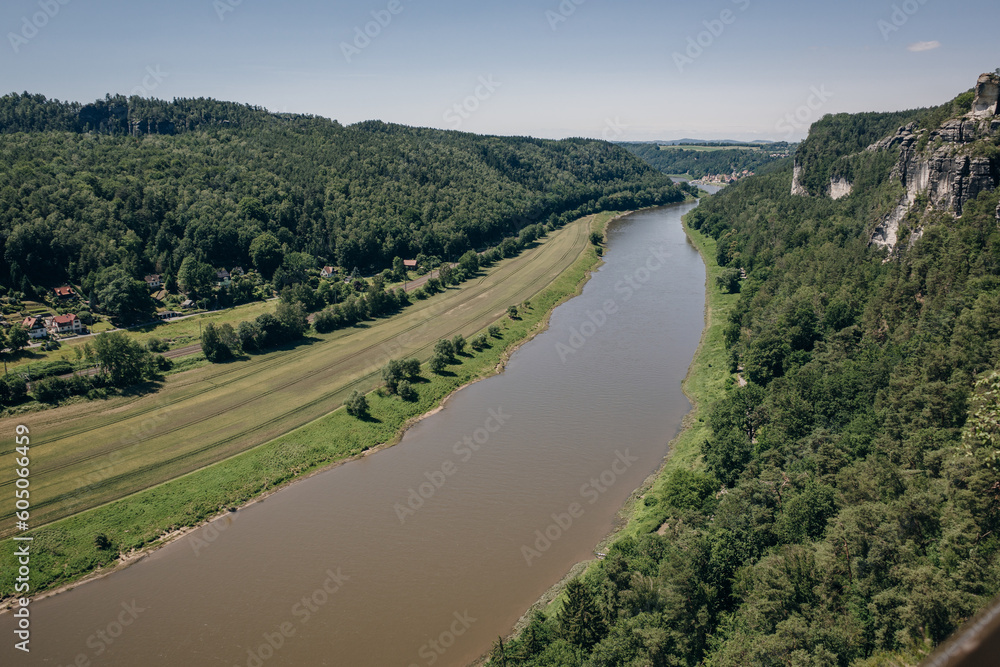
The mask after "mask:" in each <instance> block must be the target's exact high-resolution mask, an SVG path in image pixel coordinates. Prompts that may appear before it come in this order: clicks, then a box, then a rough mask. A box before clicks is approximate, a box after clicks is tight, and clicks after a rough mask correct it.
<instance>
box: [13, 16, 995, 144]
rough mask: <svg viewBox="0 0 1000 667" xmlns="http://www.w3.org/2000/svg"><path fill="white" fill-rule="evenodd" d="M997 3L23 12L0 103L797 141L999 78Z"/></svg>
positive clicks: (562, 133)
mask: <svg viewBox="0 0 1000 667" xmlns="http://www.w3.org/2000/svg"><path fill="white" fill-rule="evenodd" d="M992 8H993V7H992V5H991V4H987V3H986V2H985V0H965V1H963V2H959V3H957V5H956V4H955V3H950V4H948V5H945V3H935V2H932V1H931V0H905V1H902V2H876V3H863V2H861V1H860V0H847V1H845V2H840V3H835V4H831V3H827V4H824V5H817V6H812V5H809V6H804V5H799V4H794V3H791V2H787V1H782V2H777V3H772V4H769V5H766V6H765V5H763V4H762V3H758V2H757V0H719V1H717V2H713V3H712V4H711V5H706V4H683V5H677V6H665V5H652V4H651V3H647V2H639V1H638V0H628V1H626V2H623V3H618V4H615V5H611V4H610V3H605V2H599V1H598V0H542V1H537V2H529V1H528V0H513V2H510V3H508V4H505V5H503V6H502V7H501V6H493V5H485V4H478V3H477V4H462V3H458V2H455V1H454V0H448V1H447V2H443V3H437V4H436V5H435V6H433V7H431V6H428V5H422V4H420V3H414V2H412V0H372V1H371V2H351V3H345V4H342V5H338V6H326V5H324V4H323V3H320V2H317V1H315V0H294V1H293V2H290V3H284V4H282V5H281V6H273V5H264V4H260V3H259V4H254V3H251V2H249V1H248V0H197V1H196V0H180V1H179V2H177V3H174V4H172V5H171V6H170V8H169V11H166V10H161V9H160V8H159V7H152V6H149V5H136V4H135V3H125V2H122V1H121V0H112V1H109V2H105V3H102V4H101V5H100V6H93V5H89V4H86V3H83V2H81V1H80V0H11V1H10V2H8V3H7V4H5V6H4V7H3V8H2V9H0V26H3V27H5V28H6V29H5V30H4V35H5V38H6V41H7V45H6V46H3V47H0V52H2V53H3V56H2V57H0V61H2V63H3V71H4V75H3V76H2V77H0V93H8V92H22V91H27V92H30V93H40V94H43V95H45V96H46V97H50V98H58V99H62V100H70V101H78V102H83V103H87V102H91V101H93V100H94V99H97V98H100V97H103V96H104V95H105V94H106V93H111V94H118V93H120V94H124V95H131V94H138V95H141V96H143V97H156V98H161V99H167V100H169V99H172V98H174V97H212V98H215V99H220V100H227V101H233V102H240V103H246V104H251V105H258V106H262V107H265V108H267V109H269V110H271V111H275V112H293V113H309V114H315V115H319V116H325V117H328V118H333V119H336V120H338V121H339V122H341V123H343V124H345V125H346V124H353V123H356V122H359V121H363V120H371V119H378V120H384V121H387V122H393V123H401V124H405V125H412V126H421V127H436V128H441V129H453V130H462V131H469V132H476V133H481V134H497V135H530V136H536V137H546V138H564V137H568V136H584V137H596V138H604V139H609V140H614V141H651V140H676V139H680V138H698V139H708V140H713V139H734V140H742V141H752V140H762V139H766V140H772V141H782V140H790V141H796V140H800V139H802V138H803V137H804V136H805V134H806V131H807V128H808V126H809V124H811V123H812V122H814V121H815V120H817V119H819V118H820V117H822V116H823V115H824V114H826V113H837V112H845V111H846V112H860V111H896V110H900V109H906V108H914V107H922V106H931V105H937V104H941V103H943V102H945V101H947V100H949V99H951V98H952V97H954V96H955V95H957V94H959V93H961V92H962V91H964V90H967V89H968V88H969V87H971V86H972V85H973V83H974V82H975V78H976V76H978V75H979V74H980V73H981V72H984V71H992V70H993V69H994V68H995V67H997V66H998V65H1000V62H998V61H1000V58H998V57H997V56H996V54H995V52H994V50H993V49H991V48H990V44H991V43H992V40H993V37H992V34H991V31H992V28H991V26H992V23H991V22H989V21H968V22H965V21H963V20H960V19H957V18H956V17H968V16H975V15H976V14H977V13H978V14H982V15H988V13H989V12H990V10H991V9H992Z"/></svg>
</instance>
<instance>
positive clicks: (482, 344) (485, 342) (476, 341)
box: [469, 334, 490, 352]
mask: <svg viewBox="0 0 1000 667" xmlns="http://www.w3.org/2000/svg"><path fill="white" fill-rule="evenodd" d="M469 344H470V345H471V346H472V349H473V350H475V351H477V352H478V351H479V350H482V349H484V348H487V347H489V346H490V343H489V339H488V338H487V337H486V334H479V335H478V336H476V337H475V338H473V339H472V342H471V343H469Z"/></svg>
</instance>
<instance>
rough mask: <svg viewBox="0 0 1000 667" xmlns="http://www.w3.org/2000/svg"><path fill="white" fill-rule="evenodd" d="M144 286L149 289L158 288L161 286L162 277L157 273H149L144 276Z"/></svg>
mask: <svg viewBox="0 0 1000 667" xmlns="http://www.w3.org/2000/svg"><path fill="white" fill-rule="evenodd" d="M145 280H146V287H148V288H149V289H160V288H161V287H163V277H162V276H161V275H160V274H159V273H151V274H149V275H148V276H146V278H145Z"/></svg>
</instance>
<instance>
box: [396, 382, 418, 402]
mask: <svg viewBox="0 0 1000 667" xmlns="http://www.w3.org/2000/svg"><path fill="white" fill-rule="evenodd" d="M398 393H399V397H400V398H401V399H403V400H404V401H415V400H417V390H416V389H414V388H413V385H412V384H410V381H409V380H402V381H400V383H399V387H398Z"/></svg>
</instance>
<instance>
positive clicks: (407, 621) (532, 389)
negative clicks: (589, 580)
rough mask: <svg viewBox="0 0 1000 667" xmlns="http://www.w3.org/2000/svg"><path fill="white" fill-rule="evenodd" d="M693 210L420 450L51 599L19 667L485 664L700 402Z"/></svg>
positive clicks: (615, 268)
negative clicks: (692, 390) (692, 395)
mask: <svg viewBox="0 0 1000 667" xmlns="http://www.w3.org/2000/svg"><path fill="white" fill-rule="evenodd" d="M693 206H694V204H679V205H674V206H669V207H665V208H661V209H656V210H649V211H642V212H639V213H636V214H632V215H630V216H627V217H625V218H622V219H621V220H619V221H617V222H615V223H613V224H612V225H611V227H610V228H609V230H608V252H607V255H606V258H605V259H606V263H605V264H604V265H603V266H602V267H601V268H600V269H599V270H598V271H596V272H595V273H594V275H593V276H592V278H591V280H590V281H589V282H588V283H587V284H586V286H585V287H584V289H583V293H582V294H581V295H580V296H578V297H576V298H573V299H571V300H570V301H568V302H566V303H565V304H563V305H562V306H560V307H558V308H557V309H556V310H555V311H554V312H553V314H552V319H551V323H550V327H549V329H548V330H547V331H545V332H543V333H542V334H540V335H538V336H537V337H536V338H535V339H534V340H532V341H530V342H529V343H527V344H526V345H524V346H523V347H522V348H521V349H520V350H518V351H517V352H516V353H515V354H514V355H513V357H512V358H511V359H510V362H509V363H508V365H507V369H506V371H505V372H504V373H503V374H501V375H498V376H495V377H491V378H489V379H486V380H484V381H482V382H478V383H476V384H474V385H471V386H469V387H466V388H465V389H463V390H462V391H460V392H458V393H457V394H455V395H454V396H452V397H451V398H450V399H449V400H448V401H447V403H446V404H445V407H444V409H442V410H440V411H439V412H437V413H435V414H433V415H431V416H430V417H428V418H426V419H424V420H423V421H421V422H419V423H418V424H417V425H416V426H415V427H414V428H412V429H410V430H409V431H408V432H407V433H406V435H405V436H404V437H403V439H402V442H401V443H400V444H399V445H397V446H395V447H392V448H389V449H386V450H383V451H380V452H378V453H375V454H373V455H371V456H368V457H365V458H363V459H360V460H357V461H353V462H350V463H347V464H345V465H342V466H340V467H337V468H334V469H331V470H328V471H325V472H323V473H320V474H318V475H315V476H313V477H310V478H308V479H306V480H304V481H301V482H299V483H296V484H294V485H292V486H290V487H288V488H286V489H284V490H282V491H280V492H278V493H276V494H274V495H272V496H270V497H268V498H267V499H265V500H264V501H262V502H259V503H256V504H254V505H251V506H249V507H247V508H245V509H243V510H240V511H239V512H236V513H233V514H230V515H229V516H227V517H224V518H222V519H219V520H217V521H215V522H213V523H211V524H209V525H207V526H204V527H202V528H200V529H199V530H197V531H194V532H192V533H190V534H189V535H187V536H185V537H184V538H182V539H179V540H177V541H175V542H173V543H171V544H169V545H167V546H165V547H164V548H162V549H159V550H158V551H155V552H154V553H153V554H151V555H150V556H149V557H147V558H145V559H143V560H142V561H140V562H139V563H137V564H135V565H133V566H132V567H129V568H126V569H124V570H122V571H119V572H116V573H114V574H112V575H110V576H108V577H105V578H103V579H100V580H97V581H94V582H91V583H87V584H85V585H82V586H79V587H78V588H75V589H73V590H71V591H69V592H66V593H63V594H60V595H57V596H53V597H50V598H46V599H43V600H39V601H37V602H34V603H32V605H31V610H32V615H31V618H32V624H31V627H32V638H31V649H32V650H31V653H30V656H29V655H24V654H21V653H20V652H18V651H15V650H13V648H12V644H13V640H12V639H11V637H12V636H13V635H12V630H13V623H14V619H13V618H12V616H11V615H10V614H9V613H8V614H4V615H3V616H0V636H2V637H4V638H5V639H4V640H3V646H2V648H0V656H3V659H2V663H3V664H4V665H21V664H27V665H66V666H68V665H74V664H77V665H121V666H123V667H134V666H136V665H144V666H147V665H171V666H176V665H183V666H185V667H201V666H210V665H225V666H232V665H240V666H249V667H262V666H264V665H267V666H270V665H349V666H363V665H372V666H377V667H384V666H390V667H391V666H395V665H399V666H400V667H423V666H424V665H432V664H433V665H466V664H468V663H469V662H471V661H473V660H475V659H476V658H477V657H479V656H480V655H481V654H482V653H483V652H484V651H486V650H488V648H489V646H490V644H491V643H492V641H493V640H494V639H496V637H497V636H498V635H505V634H506V633H508V632H509V631H510V629H511V628H512V626H513V625H514V623H515V622H516V621H517V619H518V617H519V616H520V615H521V614H522V613H523V612H524V610H525V609H527V608H528V607H529V606H530V605H531V604H532V603H534V602H535V600H537V599H538V598H539V597H540V596H541V595H542V594H543V593H544V592H545V591H546V590H547V589H548V588H549V587H550V586H552V585H553V584H554V583H555V582H557V581H558V580H559V579H560V578H561V577H563V576H564V575H565V574H566V572H568V571H569V569H570V568H571V567H572V566H573V564H575V563H577V562H580V561H582V560H587V559H591V558H593V557H594V555H593V549H594V545H596V544H597V543H598V542H599V541H600V540H601V539H602V538H603V537H604V536H605V535H607V534H608V533H609V532H610V531H611V530H612V528H613V527H614V525H615V520H616V515H617V513H618V511H619V509H620V508H621V506H622V505H623V503H624V502H625V501H626V500H627V499H628V497H629V495H630V494H631V493H632V491H633V490H635V489H636V488H637V487H638V486H640V485H641V483H642V482H643V480H644V479H645V478H646V477H647V476H649V475H650V473H652V472H653V471H655V470H656V469H657V468H658V467H659V465H660V464H661V462H662V460H663V457H664V456H665V455H666V453H667V443H668V442H669V441H670V440H671V439H672V438H673V437H674V436H675V435H676V433H677V432H678V429H679V428H680V424H681V420H682V418H683V416H684V414H685V413H686V412H687V411H688V410H689V409H690V405H689V403H688V401H687V399H686V398H685V396H684V395H683V393H682V392H681V388H680V384H681V380H682V379H683V378H684V375H685V373H686V371H687V367H688V365H689V364H690V362H691V358H692V356H693V354H694V352H695V349H696V347H697V344H698V339H699V337H700V334H701V330H702V326H703V313H704V283H705V268H704V265H703V263H702V261H701V259H700V257H699V255H698V253H697V251H696V250H695V249H694V247H693V246H691V245H690V243H689V242H688V241H687V239H686V237H685V234H684V231H683V229H682V226H681V221H680V219H681V216H682V215H683V214H684V213H685V212H687V211H688V210H690V209H691V208H692V207H693Z"/></svg>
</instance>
